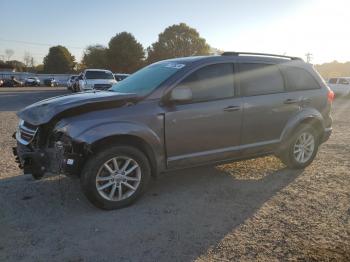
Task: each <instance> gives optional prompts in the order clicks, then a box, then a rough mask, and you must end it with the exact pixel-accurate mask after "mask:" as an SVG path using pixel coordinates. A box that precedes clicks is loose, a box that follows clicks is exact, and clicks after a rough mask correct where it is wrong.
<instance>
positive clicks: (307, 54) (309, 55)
mask: <svg viewBox="0 0 350 262" xmlns="http://www.w3.org/2000/svg"><path fill="white" fill-rule="evenodd" d="M305 56H306V62H307V63H309V64H310V63H311V60H312V54H311V53H310V52H308V53H306V54H305Z"/></svg>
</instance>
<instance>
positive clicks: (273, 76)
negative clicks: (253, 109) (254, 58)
mask: <svg viewBox="0 0 350 262" xmlns="http://www.w3.org/2000/svg"><path fill="white" fill-rule="evenodd" d="M239 82H240V90H241V95H243V96H255V95H266V94H274V93H281V92H284V80H283V77H282V75H281V73H280V70H279V69H278V67H277V66H275V65H267V64H239Z"/></svg>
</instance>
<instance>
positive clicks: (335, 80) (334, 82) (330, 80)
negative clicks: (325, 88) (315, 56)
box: [328, 78, 338, 84]
mask: <svg viewBox="0 0 350 262" xmlns="http://www.w3.org/2000/svg"><path fill="white" fill-rule="evenodd" d="M337 80H338V78H331V79H329V81H328V83H329V84H336V83H337Z"/></svg>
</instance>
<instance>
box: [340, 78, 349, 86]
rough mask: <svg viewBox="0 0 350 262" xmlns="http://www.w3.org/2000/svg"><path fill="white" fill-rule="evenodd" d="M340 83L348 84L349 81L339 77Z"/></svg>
mask: <svg viewBox="0 0 350 262" xmlns="http://www.w3.org/2000/svg"><path fill="white" fill-rule="evenodd" d="M339 84H341V85H348V84H349V81H348V80H346V79H344V78H339Z"/></svg>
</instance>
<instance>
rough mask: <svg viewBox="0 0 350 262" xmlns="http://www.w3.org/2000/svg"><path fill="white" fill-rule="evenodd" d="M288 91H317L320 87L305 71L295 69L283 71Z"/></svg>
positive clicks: (290, 68) (289, 68)
mask: <svg viewBox="0 0 350 262" xmlns="http://www.w3.org/2000/svg"><path fill="white" fill-rule="evenodd" d="M285 74H286V81H287V86H288V90H310V89H318V88H320V85H319V84H318V83H317V82H316V80H315V78H314V77H313V76H312V75H311V74H310V73H309V72H307V71H306V70H304V69H302V68H297V67H288V68H286V69H285Z"/></svg>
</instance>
